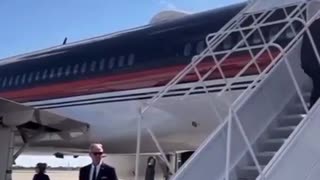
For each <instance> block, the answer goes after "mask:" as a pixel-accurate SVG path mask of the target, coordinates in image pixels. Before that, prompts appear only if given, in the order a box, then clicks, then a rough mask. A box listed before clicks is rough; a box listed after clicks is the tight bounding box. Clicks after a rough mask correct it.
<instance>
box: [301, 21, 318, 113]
mask: <svg viewBox="0 0 320 180" xmlns="http://www.w3.org/2000/svg"><path fill="white" fill-rule="evenodd" d="M309 29H310V32H311V34H312V38H313V40H314V43H315V46H316V50H317V51H318V53H320V51H319V50H320V33H319V29H320V19H317V20H316V21H314V22H313V23H312V24H311V26H310V27H309ZM301 66H302V69H303V70H304V72H305V73H306V74H307V75H308V76H309V77H310V78H311V79H312V83H313V89H312V92H311V97H310V107H309V108H311V107H312V106H313V105H314V104H315V103H316V101H317V100H318V99H319V97H320V64H319V60H318V58H317V56H316V53H315V51H314V49H313V46H312V44H311V41H310V39H309V37H308V35H307V33H305V35H304V37H303V41H302V47H301Z"/></svg>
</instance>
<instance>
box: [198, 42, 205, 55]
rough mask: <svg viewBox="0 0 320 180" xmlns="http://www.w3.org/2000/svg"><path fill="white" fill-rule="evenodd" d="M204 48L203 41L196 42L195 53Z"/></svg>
mask: <svg viewBox="0 0 320 180" xmlns="http://www.w3.org/2000/svg"><path fill="white" fill-rule="evenodd" d="M204 49H205V43H204V41H200V42H198V43H197V53H198V54H200V53H201V52H202V51H203V50H204Z"/></svg>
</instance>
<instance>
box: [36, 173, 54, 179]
mask: <svg viewBox="0 0 320 180" xmlns="http://www.w3.org/2000/svg"><path fill="white" fill-rule="evenodd" d="M33 180H50V178H49V176H48V175H46V174H35V175H34V176H33Z"/></svg>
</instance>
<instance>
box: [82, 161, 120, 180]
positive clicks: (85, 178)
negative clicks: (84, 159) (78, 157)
mask: <svg viewBox="0 0 320 180" xmlns="http://www.w3.org/2000/svg"><path fill="white" fill-rule="evenodd" d="M90 170H91V164H89V165H87V166H85V167H82V168H81V169H80V173H79V180H90ZM97 180H118V178H117V175H116V171H115V169H114V168H113V167H111V166H108V165H106V164H104V163H102V164H101V166H100V170H99V173H98V176H97Z"/></svg>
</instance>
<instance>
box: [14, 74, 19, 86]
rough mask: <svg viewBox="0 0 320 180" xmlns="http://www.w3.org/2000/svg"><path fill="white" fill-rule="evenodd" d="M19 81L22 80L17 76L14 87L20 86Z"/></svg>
mask: <svg viewBox="0 0 320 180" xmlns="http://www.w3.org/2000/svg"><path fill="white" fill-rule="evenodd" d="M19 80H20V75H17V76H16V80H15V82H14V85H16V86H17V85H18V84H19Z"/></svg>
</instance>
